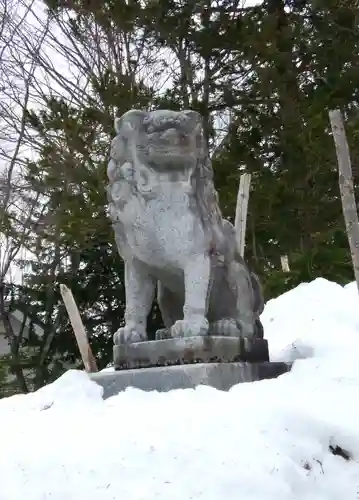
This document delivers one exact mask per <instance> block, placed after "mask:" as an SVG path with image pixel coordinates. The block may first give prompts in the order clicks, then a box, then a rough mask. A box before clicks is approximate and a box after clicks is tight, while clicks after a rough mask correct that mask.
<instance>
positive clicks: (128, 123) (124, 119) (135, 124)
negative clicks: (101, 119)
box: [115, 109, 147, 136]
mask: <svg viewBox="0 0 359 500" xmlns="http://www.w3.org/2000/svg"><path fill="white" fill-rule="evenodd" d="M146 116H147V113H146V112H145V111H141V110H139V109H131V110H130V111H127V113H125V114H123V115H122V116H121V117H120V118H115V131H116V134H121V135H124V136H126V135H127V134H128V133H129V132H132V131H133V130H136V129H138V128H139V127H140V126H141V124H142V123H143V120H144V119H145V118H146Z"/></svg>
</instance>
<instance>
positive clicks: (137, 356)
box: [113, 336, 269, 370]
mask: <svg viewBox="0 0 359 500" xmlns="http://www.w3.org/2000/svg"><path fill="white" fill-rule="evenodd" d="M113 358H114V367H115V370H124V369H136V368H151V367H158V366H172V365H187V364H196V363H233V362H238V361H242V362H251V363H263V362H267V361H269V353H268V343H267V340H265V339H246V338H238V337H215V336H205V337H188V338H171V339H165V340H154V341H149V342H138V343H134V344H122V345H115V346H114V348H113Z"/></svg>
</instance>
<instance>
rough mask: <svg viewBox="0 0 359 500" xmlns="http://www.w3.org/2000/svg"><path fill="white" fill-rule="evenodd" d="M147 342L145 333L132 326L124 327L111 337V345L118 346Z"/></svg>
mask: <svg viewBox="0 0 359 500" xmlns="http://www.w3.org/2000/svg"><path fill="white" fill-rule="evenodd" d="M146 340H147V335H146V332H141V331H139V329H137V328H136V327H133V326H127V325H126V326H124V327H121V328H119V329H118V330H117V332H115V333H114V336H113V343H114V344H115V345H120V344H133V343H135V342H145V341H146Z"/></svg>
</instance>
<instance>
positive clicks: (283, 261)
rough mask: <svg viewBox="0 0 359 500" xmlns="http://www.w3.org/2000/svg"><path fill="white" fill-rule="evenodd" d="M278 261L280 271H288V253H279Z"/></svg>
mask: <svg viewBox="0 0 359 500" xmlns="http://www.w3.org/2000/svg"><path fill="white" fill-rule="evenodd" d="M280 263H281V266H282V271H283V272H284V273H290V267H289V259H288V255H281V257H280Z"/></svg>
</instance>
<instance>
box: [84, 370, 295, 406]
mask: <svg viewBox="0 0 359 500" xmlns="http://www.w3.org/2000/svg"><path fill="white" fill-rule="evenodd" d="M290 369H291V364H288V363H279V362H266V363H199V364H193V365H182V366H161V367H157V368H141V369H136V370H121V371H113V372H98V373H93V374H91V375H90V377H91V379H92V380H93V381H94V382H96V383H97V384H99V385H101V386H102V387H103V389H104V393H103V398H104V399H107V398H109V397H111V396H114V395H116V394H119V393H120V392H122V391H124V390H126V389H127V388H129V387H134V388H137V389H141V390H143V391H158V392H168V391H172V390H175V389H194V388H195V387H198V386H199V385H207V386H210V387H214V388H215V389H219V390H222V391H228V390H229V389H230V388H231V387H233V386H234V385H236V384H239V383H243V382H255V381H258V380H263V379H271V378H276V377H278V376H280V375H282V374H284V373H286V372H288V371H290Z"/></svg>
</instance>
